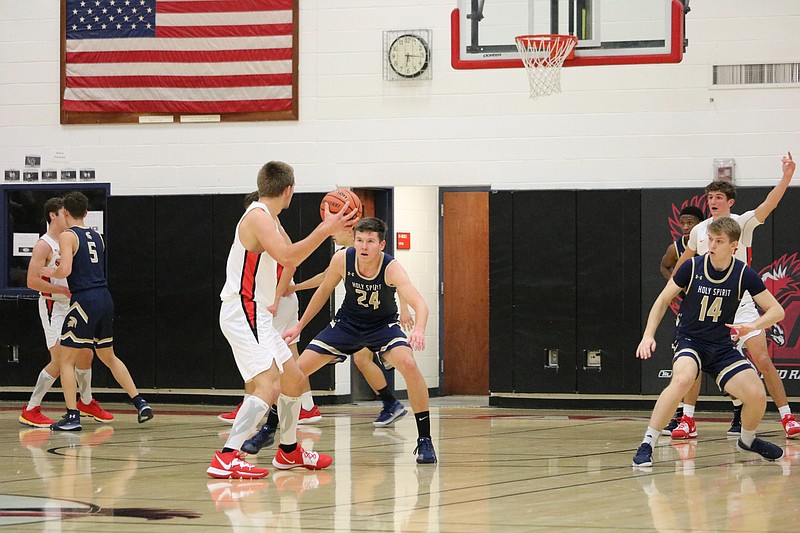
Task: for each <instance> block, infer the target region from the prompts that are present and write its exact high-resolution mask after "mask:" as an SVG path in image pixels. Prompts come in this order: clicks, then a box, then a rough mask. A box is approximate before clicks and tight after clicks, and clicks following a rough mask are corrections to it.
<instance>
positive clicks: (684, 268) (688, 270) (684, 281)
mask: <svg viewBox="0 0 800 533" xmlns="http://www.w3.org/2000/svg"><path fill="white" fill-rule="evenodd" d="M693 264H694V259H689V260H688V261H684V262H683V264H682V265H681V267H680V268H679V269H678V271H677V272H675V273H674V274H673V275H672V281H674V282H675V285H677V286H678V287H680V288H681V289H683V290H686V288H687V287H688V286H689V281H691V280H690V279H689V278H690V277H691V276H692V265H693Z"/></svg>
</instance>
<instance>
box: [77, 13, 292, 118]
mask: <svg viewBox="0 0 800 533" xmlns="http://www.w3.org/2000/svg"><path fill="white" fill-rule="evenodd" d="M65 20H66V43H65V44H66V65H65V70H66V86H65V90H64V100H63V105H62V110H64V111H79V112H105V113H109V112H122V113H187V114H190V113H202V114H221V113H253V112H274V111H289V110H291V109H292V104H293V99H294V98H295V97H296V95H295V94H294V93H293V70H294V69H293V66H294V61H293V20H294V6H293V0H66V17H65Z"/></svg>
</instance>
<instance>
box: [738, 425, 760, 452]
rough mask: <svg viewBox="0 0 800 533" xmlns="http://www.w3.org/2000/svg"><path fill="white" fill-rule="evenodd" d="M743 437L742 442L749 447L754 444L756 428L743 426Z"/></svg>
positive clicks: (741, 436) (741, 437)
mask: <svg viewBox="0 0 800 533" xmlns="http://www.w3.org/2000/svg"><path fill="white" fill-rule="evenodd" d="M739 438H740V439H742V442H743V443H744V445H745V446H747V447H748V448H749V447H750V446H752V445H753V441H754V440H756V430H755V429H753V430H746V429H744V428H742V434H741V435H740V436H739Z"/></svg>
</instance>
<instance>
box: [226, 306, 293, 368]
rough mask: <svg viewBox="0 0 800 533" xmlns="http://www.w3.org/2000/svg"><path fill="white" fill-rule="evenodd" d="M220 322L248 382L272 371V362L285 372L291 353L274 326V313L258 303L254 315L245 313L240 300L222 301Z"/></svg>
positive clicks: (237, 363)
mask: <svg viewBox="0 0 800 533" xmlns="http://www.w3.org/2000/svg"><path fill="white" fill-rule="evenodd" d="M219 325H220V328H221V329H222V333H223V334H224V335H225V338H226V339H228V343H230V345H231V349H233V358H234V360H235V361H236V366H237V367H238V368H239V373H240V374H241V375H242V379H244V381H245V382H247V381H251V380H252V379H253V378H254V377H255V376H257V375H258V374H260V373H261V372H264V371H266V370H269V369H270V368H271V367H272V365H273V363H274V364H275V365H277V367H278V370H279V371H280V372H281V373H282V372H283V363H285V362H286V361H288V360H289V359H291V357H292V352H290V351H289V347H288V346H287V345H286V343H285V342H284V341H283V339H282V338H281V336H280V335H279V334H278V332H277V331H276V330H275V328H274V327H273V325H272V313H270V312H269V311H267V307H266V306H257V307H256V313H255V315H254V316H253V317H248V316H246V315H245V311H244V309H243V308H242V303H241V302H240V301H239V300H238V299H237V300H230V301H227V302H222V307H221V308H220V311H219Z"/></svg>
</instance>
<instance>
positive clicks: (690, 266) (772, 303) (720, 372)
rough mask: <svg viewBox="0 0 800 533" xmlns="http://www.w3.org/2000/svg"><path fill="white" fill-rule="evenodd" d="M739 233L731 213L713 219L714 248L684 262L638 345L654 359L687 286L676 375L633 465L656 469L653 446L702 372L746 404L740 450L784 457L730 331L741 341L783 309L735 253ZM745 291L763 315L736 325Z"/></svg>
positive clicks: (756, 381)
mask: <svg viewBox="0 0 800 533" xmlns="http://www.w3.org/2000/svg"><path fill="white" fill-rule="evenodd" d="M740 236H741V228H740V227H739V225H738V224H737V223H736V221H734V220H733V219H731V218H728V217H720V218H718V219H717V220H715V221H714V222H713V223H711V224H710V225H709V226H708V253H707V254H706V255H703V256H699V257H694V258H692V259H691V260H689V261H685V262H684V263H683V264H682V265H681V266H680V267H678V268H677V269H676V270H675V274H674V275H673V277H672V278H671V279H669V280H668V281H667V285H666V286H665V287H664V289H663V290H662V291H661V294H659V295H658V298H657V299H656V301H655V303H654V304H653V307H652V309H650V314H649V315H648V317H647V326H646V328H645V331H644V334H643V335H642V340H641V342H640V343H639V346H638V348H637V349H636V356H637V357H639V358H640V359H649V358H650V356H651V355H652V353H653V352H654V351H655V349H656V341H655V332H656V329H657V328H658V324H659V323H660V322H661V319H662V318H663V316H664V313H665V311H666V310H667V308H668V307H669V304H670V302H671V301H672V300H673V299H674V298H675V297H676V296H677V295H678V293H680V292H681V291H684V292H685V293H686V296H685V297H684V299H683V301H682V302H681V307H680V311H679V313H678V324H677V327H676V331H675V341H674V343H673V350H674V354H675V355H674V357H673V359H672V379H671V380H670V383H669V385H667V388H665V389H664V390H663V391H662V392H661V394H660V395H659V397H658V400H657V401H656V406H655V408H654V409H653V413H652V415H651V417H650V423H649V426H648V428H647V431H646V432H645V435H644V439H643V440H642V444H641V445H640V446H639V448H638V449H637V451H636V455H635V456H634V457H633V466H634V467H646V466H652V464H653V446H655V444H656V442H657V440H658V437H659V435H661V428H662V427H664V425H665V424H666V423H667V421H668V420H669V417H670V414H671V413H672V412H673V411H674V409H675V407H676V406H677V405H678V402H679V401H680V400H681V398H683V397H684V395H685V394H686V393H687V392H688V391H689V388H690V387H691V386H692V384H693V383H694V382H695V381H696V379H697V378H698V376H699V374H700V371H701V370H702V371H703V372H705V373H707V374H708V375H710V376H712V377H713V378H715V379H716V382H717V386H718V387H719V389H720V391H722V392H724V393H725V394H729V395H731V396H735V397H736V398H739V399H741V400H742V402H743V405H742V414H741V417H742V418H741V420H742V431H741V435H740V437H739V440H738V441H737V443H736V446H737V448H738V449H739V450H740V451H743V452H752V453H756V454H758V455H760V456H761V457H762V458H764V459H766V460H769V461H775V460H777V459H779V458H780V457H782V456H783V450H782V449H781V448H780V447H778V446H776V445H775V444H772V443H771V442H768V441H765V440H762V439H759V438H757V437H756V429H757V428H758V424H759V422H760V421H761V418H762V417H763V416H764V411H765V409H766V395H765V393H764V386H763V385H762V384H761V379H760V378H759V377H758V374H757V373H756V371H755V369H754V368H753V365H752V364H751V363H750V361H748V360H747V358H745V357H744V356H743V355H742V354H741V353H740V352H739V351H738V350H737V349H736V347H735V345H734V341H733V340H732V339H731V331H733V334H734V337H735V338H737V339H738V338H739V337H743V336H746V335H748V334H750V333H751V332H752V331H756V330H759V329H763V328H765V327H769V326H771V325H772V324H775V323H776V322H779V321H781V320H782V319H783V316H784V312H783V308H782V307H781V305H780V304H779V303H778V301H777V300H776V299H775V297H774V296H772V294H771V293H770V292H769V291H768V290H767V289H766V287H765V286H764V282H763V281H761V278H760V277H759V275H758V273H757V272H756V271H755V270H753V269H751V268H750V267H748V266H747V265H746V264H745V263H744V262H743V261H740V260H738V259H736V258H735V257H734V256H733V254H734V251H735V250H736V248H737V246H739V242H738V241H739V237H740ZM745 292H748V293H749V294H750V295H751V296H752V298H753V299H754V300H755V301H756V303H758V305H759V306H761V308H762V309H763V310H764V315H763V316H760V317H758V318H757V319H756V320H754V321H752V322H747V323H742V322H736V321H735V317H736V312H737V311H736V310H737V309H738V307H739V302H740V301H741V300H742V298H743V297H744V295H745Z"/></svg>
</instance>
